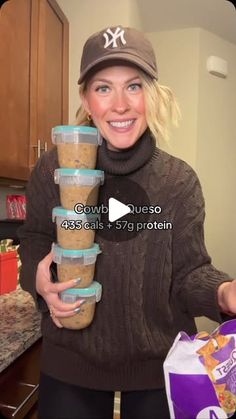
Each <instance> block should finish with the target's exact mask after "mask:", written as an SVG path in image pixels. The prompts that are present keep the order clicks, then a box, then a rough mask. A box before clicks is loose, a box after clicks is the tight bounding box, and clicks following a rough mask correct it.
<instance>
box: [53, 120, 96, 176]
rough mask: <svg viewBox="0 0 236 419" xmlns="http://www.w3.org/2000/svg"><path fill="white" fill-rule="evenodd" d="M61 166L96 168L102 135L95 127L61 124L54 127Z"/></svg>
mask: <svg viewBox="0 0 236 419" xmlns="http://www.w3.org/2000/svg"><path fill="white" fill-rule="evenodd" d="M51 136H52V142H53V144H55V145H56V146H57V153H58V161H59V165H60V167H68V168H76V169H94V168H95V166H96V160H97V148H98V146H99V145H101V143H102V137H101V135H100V133H99V131H98V130H97V128H95V127H87V126H82V125H78V126H76V125H59V126H57V127H54V128H53V129H52V134H51Z"/></svg>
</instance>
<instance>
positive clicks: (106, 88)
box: [95, 85, 109, 93]
mask: <svg viewBox="0 0 236 419" xmlns="http://www.w3.org/2000/svg"><path fill="white" fill-rule="evenodd" d="M95 90H96V92H100V93H107V92H108V91H109V86H106V85H104V86H97V87H96V89H95Z"/></svg>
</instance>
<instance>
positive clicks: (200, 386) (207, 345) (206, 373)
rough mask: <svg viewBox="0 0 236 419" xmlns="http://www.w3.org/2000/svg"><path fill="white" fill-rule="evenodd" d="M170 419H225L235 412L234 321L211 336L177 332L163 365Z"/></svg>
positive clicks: (235, 337) (235, 321)
mask: <svg viewBox="0 0 236 419" xmlns="http://www.w3.org/2000/svg"><path fill="white" fill-rule="evenodd" d="M164 374H165V385H166V393H167V398H168V403H169V410H170V417H171V419H227V418H229V417H231V416H232V415H233V414H234V411H235V410H236V320H230V321H228V322H226V323H224V324H222V325H220V326H219V327H218V328H217V329H216V330H215V331H214V332H213V333H212V334H211V335H208V334H207V333H198V334H197V335H195V336H191V337H189V336H188V335H187V334H186V333H185V332H180V333H179V334H178V336H177V337H176V339H175V341H174V344H173V346H172V347H171V349H170V351H169V352H168V355H167V357H166V360H165V362H164Z"/></svg>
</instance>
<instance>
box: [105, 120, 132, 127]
mask: <svg viewBox="0 0 236 419" xmlns="http://www.w3.org/2000/svg"><path fill="white" fill-rule="evenodd" d="M133 122H134V119H130V120H129V121H113V122H110V125H111V126H112V127H114V128H127V127H129V126H130V125H132V124H133Z"/></svg>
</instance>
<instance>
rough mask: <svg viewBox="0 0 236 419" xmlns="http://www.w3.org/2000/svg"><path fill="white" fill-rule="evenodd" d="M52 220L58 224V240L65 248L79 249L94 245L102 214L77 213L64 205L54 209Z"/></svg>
mask: <svg viewBox="0 0 236 419" xmlns="http://www.w3.org/2000/svg"><path fill="white" fill-rule="evenodd" d="M52 220H53V221H54V222H56V225H57V241H58V244H59V246H61V247H62V248H63V249H70V250H79V249H88V248H90V247H92V245H93V243H94V238H95V229H96V223H98V222H99V220H100V214H96V213H95V214H85V213H82V214H77V213H76V212H75V211H69V210H66V209H64V208H62V207H55V208H53V210H52Z"/></svg>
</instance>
